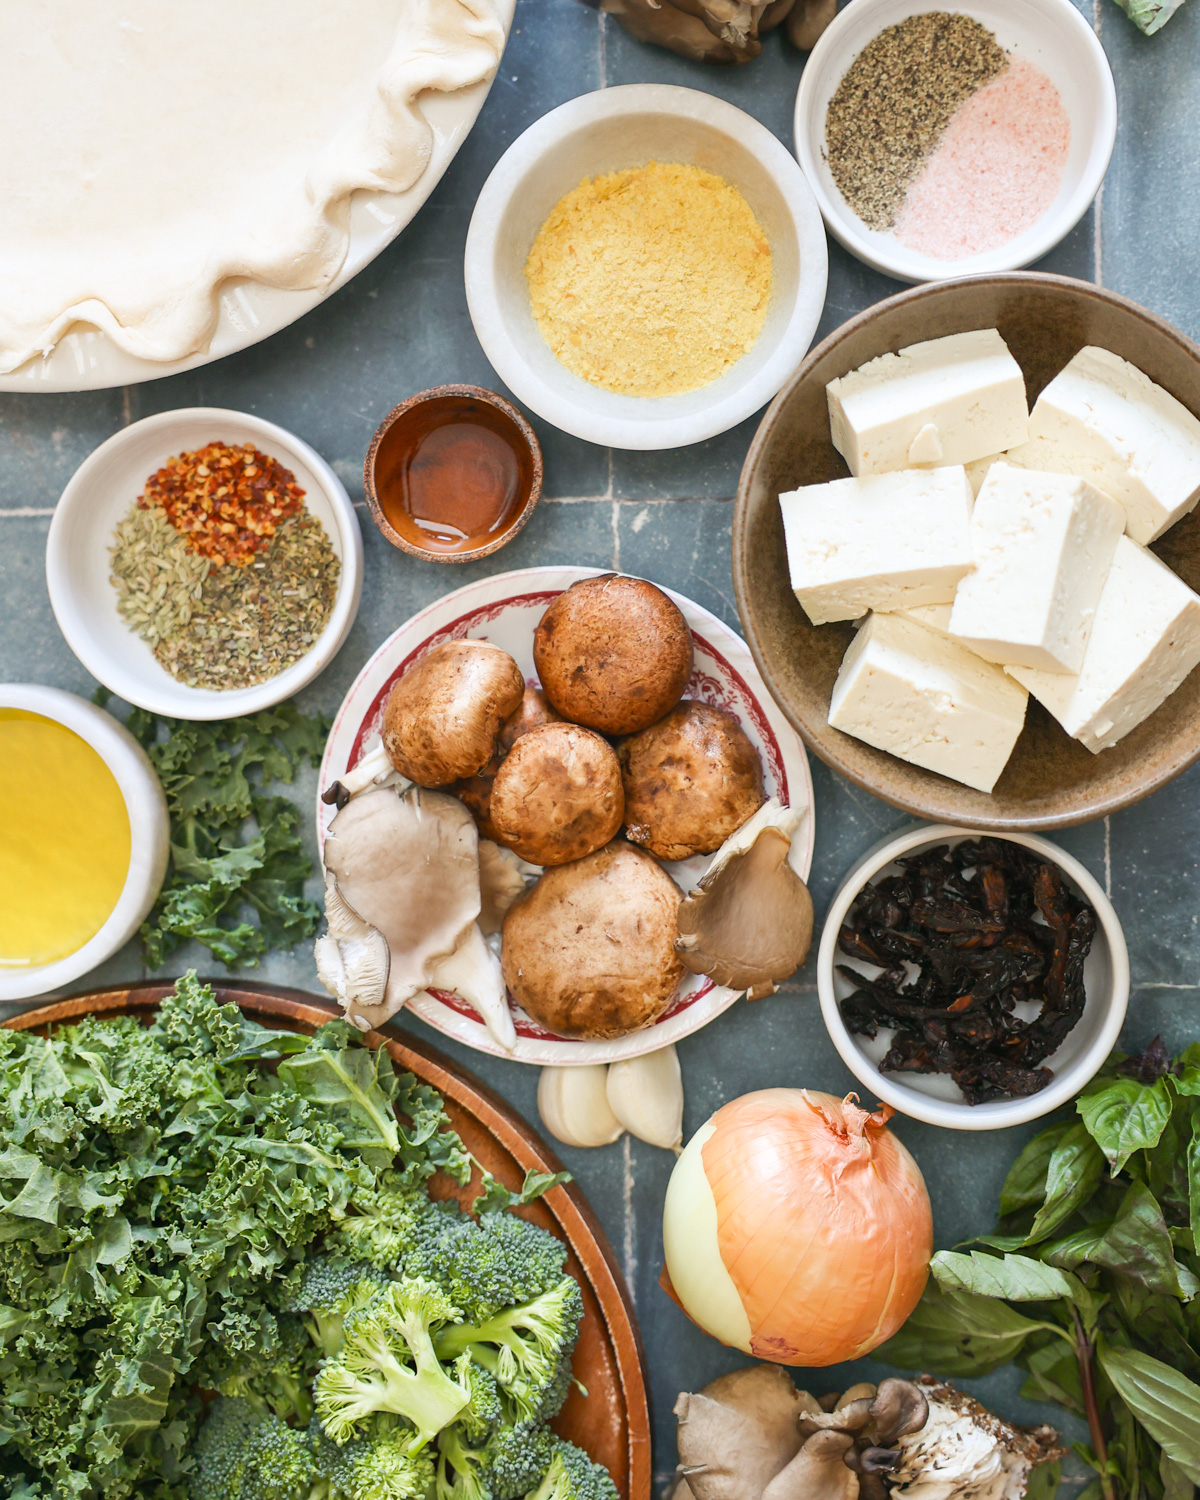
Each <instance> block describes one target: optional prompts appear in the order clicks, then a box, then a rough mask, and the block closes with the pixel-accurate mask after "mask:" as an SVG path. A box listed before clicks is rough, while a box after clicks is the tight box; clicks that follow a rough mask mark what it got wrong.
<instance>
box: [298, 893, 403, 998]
mask: <svg viewBox="0 0 1200 1500" xmlns="http://www.w3.org/2000/svg"><path fill="white" fill-rule="evenodd" d="M325 920H326V921H327V922H328V924H329V931H328V932H327V933H324V934H323V935H322V936H321V937H319V938H318V939H317V941H316V943H315V944H314V945H313V957H314V958H315V959H316V961H317V978H318V979H319V980H320V981H321V983H322V984H323V985H324V986H325V988H326V989H327V990H328V991H329V993H330V994H331V995H332V996H333V997H334V999H335V1000H336V1001H337V1002H338V1004H339V1005H340V1006H342V1008H343V1009H345V1010H349V1008H350V1006H351V1004H352V1003H353V1002H354V1001H355V1000H361V1002H362V1003H363V1004H364V1005H380V1004H382V1002H383V995H384V991H385V989H386V988H387V982H388V972H389V970H390V969H391V963H392V956H391V952H390V951H389V949H388V945H387V938H385V937H384V935H383V933H382V932H380V930H379V928H378V927H372V926H371V924H370V923H369V922H364V921H363V919H362V917H360V916H359V914H358V913H357V912H356V911H354V910H353V908H352V907H350V906H349V904H348V903H347V902H346V901H345V899H344V898H343V896H342V893H341V891H340V890H339V889H338V883H337V881H336V880H335V879H334V877H333V876H332V875H331V874H330V873H329V872H328V871H326V872H325Z"/></svg>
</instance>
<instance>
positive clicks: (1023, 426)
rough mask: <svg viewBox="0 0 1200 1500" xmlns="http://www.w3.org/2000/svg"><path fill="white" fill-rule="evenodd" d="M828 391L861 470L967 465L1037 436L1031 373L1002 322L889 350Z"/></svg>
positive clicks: (842, 445) (833, 426)
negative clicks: (1029, 396) (1012, 349)
mask: <svg viewBox="0 0 1200 1500" xmlns="http://www.w3.org/2000/svg"><path fill="white" fill-rule="evenodd" d="M826 394H827V396H828V398H829V427H830V432H831V434H832V437H833V446H834V447H835V448H836V449H837V450H838V452H839V453H840V454H841V455H842V457H843V458H844V459H845V460H846V462H847V464H849V466H850V472H851V474H854V475H863V474H889V473H892V472H893V471H894V470H896V469H906V468H909V467H911V466H912V465H914V464H943V465H948V464H967V463H971V462H972V461H973V460H975V459H978V458H986V457H987V456H988V455H989V454H991V453H1002V452H1003V451H1004V450H1005V449H1006V448H1012V447H1015V446H1016V444H1018V443H1023V442H1025V441H1026V439H1027V438H1028V436H1029V406H1028V403H1027V401H1026V398H1025V377H1024V376H1023V375H1022V374H1021V367H1020V366H1019V365H1018V364H1017V362H1016V360H1015V359H1014V358H1013V357H1012V355H1011V354H1010V353H1009V351H1008V345H1007V344H1006V343H1005V342H1004V340H1003V339H1002V338H1001V337H1000V335H999V334H998V333H997V332H996V330H995V329H994V328H982V329H979V330H977V331H976V332H973V333H953V334H951V335H950V336H949V337H948V338H942V339H931V340H930V341H929V342H927V343H924V344H912V345H910V346H909V347H908V348H907V349H901V350H900V352H899V354H881V355H880V356H879V358H878V359H873V360H871V361H869V363H867V364H865V365H863V366H861V367H860V368H859V369H857V370H852V371H851V372H850V374H849V375H843V376H842V377H841V378H840V379H839V380H832V381H830V383H829V385H828V387H827V388H826Z"/></svg>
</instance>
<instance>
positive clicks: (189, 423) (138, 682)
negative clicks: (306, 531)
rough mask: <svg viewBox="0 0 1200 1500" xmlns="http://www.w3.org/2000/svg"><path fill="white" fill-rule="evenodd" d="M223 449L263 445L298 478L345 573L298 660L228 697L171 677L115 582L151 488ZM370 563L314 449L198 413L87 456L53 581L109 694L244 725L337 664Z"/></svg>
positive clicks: (69, 501) (77, 640) (261, 427)
mask: <svg viewBox="0 0 1200 1500" xmlns="http://www.w3.org/2000/svg"><path fill="white" fill-rule="evenodd" d="M213 442H224V443H230V444H239V443H252V444H253V445H254V446H255V447H256V448H258V449H259V451H260V452H262V453H265V454H267V455H268V457H271V458H274V459H276V460H278V462H279V463H281V464H282V465H283V467H284V468H285V469H290V470H291V472H292V473H293V474H294V475H295V476H296V483H297V484H298V485H299V486H300V488H301V489H302V490H303V491H304V502H303V503H304V504H305V505H306V506H307V507H308V509H309V511H310V512H311V513H312V514H313V515H314V516H316V518H317V519H318V520H319V521H320V522H321V524H322V525H323V526H324V528H325V532H326V534H327V536H328V537H329V541H330V544H331V545H332V547H333V550H334V552H336V553H337V556H338V559H339V562H340V564H341V569H340V573H339V577H338V587H337V595H336V598H335V600H334V605H333V612H332V613H331V615H330V617H329V620H328V622H327V624H326V626H325V628H324V630H323V631H322V632H321V634H320V635H319V636H318V637H317V639H316V640H315V641H314V642H313V644H312V645H311V646H310V647H309V649H308V651H307V652H306V653H305V654H304V655H303V656H302V657H301V658H300V659H299V661H296V662H294V663H293V664H292V665H291V666H290V667H288V668H287V669H286V670H285V671H282V672H280V673H278V674H277V675H276V676H274V677H271V678H268V679H267V680H266V681H265V682H260V683H257V684H255V685H254V686H253V687H244V688H231V689H227V690H224V691H218V690H214V689H209V688H199V687H189V686H188V685H187V684H186V683H184V682H180V681H178V680H177V679H176V678H174V677H172V676H171V674H170V673H169V672H168V671H167V670H166V668H165V667H163V666H161V665H160V663H159V662H158V660H157V659H156V657H155V655H154V653H153V651H152V650H151V649H150V647H149V646H148V645H147V644H146V642H145V641H144V640H142V638H141V637H140V636H138V635H137V634H136V633H135V632H134V631H133V630H131V629H130V627H129V626H128V625H127V624H126V623H125V621H124V620H123V619H122V617H121V615H120V613H119V611H118V609H117V591H116V589H115V587H114V586H113V584H112V582H111V577H110V575H111V549H112V546H113V540H114V532H115V529H116V526H117V524H118V522H119V521H121V520H122V519H123V518H124V517H125V516H126V515H127V514H128V513H129V510H130V508H131V507H132V505H133V503H134V501H135V500H136V499H137V497H138V496H139V495H140V494H141V493H142V491H143V489H144V488H145V484H146V480H147V479H148V478H149V477H150V475H151V474H153V473H155V472H156V471H157V470H158V469H160V468H161V467H162V466H163V464H164V463H165V462H166V461H167V459H168V458H170V457H171V456H172V455H174V454H177V453H186V452H191V451H194V450H195V449H197V448H202V447H204V446H205V445H206V444H207V443H213ZM362 559H363V550H362V532H361V531H360V529H359V525H358V517H357V516H356V515H355V514H354V507H353V505H352V504H351V502H350V497H349V495H347V493H346V488H345V486H344V485H343V484H342V482H341V480H340V479H339V478H338V477H337V475H336V474H335V473H334V472H333V470H332V469H331V468H330V466H329V465H328V464H327V463H326V462H325V460H324V459H323V458H322V457H321V455H320V454H319V453H317V452H316V450H315V449H313V448H311V447H309V445H308V444H307V443H305V442H303V441H302V440H301V439H300V438H298V437H295V436H293V434H292V433H290V432H287V431H286V430H285V429H284V428H282V427H277V426H276V425H275V424H274V423H273V422H267V421H264V420H263V419H262V418H261V417H256V416H252V415H250V414H249V413H247V412H239V411H225V410H222V409H220V408H217V407H201V406H196V407H185V408H182V409H180V410H178V411H165V412H160V413H159V414H158V415H157V416H153V417H146V418H145V419H144V420H143V421H141V422H134V423H132V424H131V425H130V426H129V427H125V428H122V429H121V431H120V432H118V433H116V434H115V435H114V436H113V437H110V438H109V439H108V441H107V442H104V443H101V444H100V446H99V447H98V448H97V449H95V450H94V452H92V453H91V454H89V455H88V457H87V458H86V459H84V461H83V463H82V464H81V465H80V466H79V468H78V469H77V470H76V471H75V473H74V474H73V475H72V477H71V479H70V481H69V482H68V484H67V487H66V489H65V490H64V491H63V493H62V497H61V498H60V500H59V502H58V505H57V507H56V508H55V511H54V519H53V520H52V521H51V523H50V535H49V537H48V539H47V542H46V582H47V586H48V588H49V591H50V603H51V605H52V606H53V609H54V615H55V618H56V619H57V621H58V624H59V629H60V630H61V631H62V633H63V635H64V636H65V637H66V639H67V644H68V645H69V646H70V648H71V650H72V651H74V653H75V655H76V656H77V657H78V658H79V660H80V661H81V662H82V663H83V665H84V666H85V667H86V668H87V669H88V671H89V672H90V673H91V674H92V676H93V677H95V678H96V679H97V680H98V681H100V682H102V683H103V684H104V686H105V687H106V688H108V689H110V690H111V691H112V692H114V693H116V694H117V695H118V696H119V697H121V698H124V699H125V700H126V702H128V703H135V704H137V706H138V707H139V708H145V709H149V710H150V712H152V713H157V714H165V715H167V716H168V717H170V718H176V719H234V718H238V717H239V716H240V715H242V714H250V713H257V712H258V711H259V710H260V709H264V708H270V707H271V706H272V704H275V703H282V702H283V700H284V699H285V698H290V697H291V696H292V695H293V694H294V693H297V692H299V690H300V689H301V688H302V687H304V686H305V685H306V684H307V683H309V682H311V681H312V679H313V678H314V677H316V675H317V674H318V673H319V672H321V671H323V670H324V668H325V667H326V666H328V664H329V663H330V661H332V659H333V658H334V656H335V655H336V654H337V652H338V649H339V648H340V647H341V645H342V642H343V641H344V640H345V638H346V636H347V634H348V633H349V630H350V627H351V625H352V624H353V623H354V616H355V615H356V613H357V612H358V601H359V597H360V595H361V593H362Z"/></svg>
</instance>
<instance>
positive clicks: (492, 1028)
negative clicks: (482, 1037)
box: [429, 922, 517, 1052]
mask: <svg viewBox="0 0 1200 1500" xmlns="http://www.w3.org/2000/svg"><path fill="white" fill-rule="evenodd" d="M429 987H430V988H431V989H436V990H449V991H450V993H451V994H453V995H457V996H458V997H459V999H460V1000H465V1001H466V1002H467V1004H468V1005H469V1006H471V1007H472V1008H473V1009H474V1010H476V1011H478V1012H479V1017H480V1020H482V1022H483V1024H484V1025H485V1026H486V1027H487V1030H488V1035H489V1036H490V1037H491V1039H492V1040H493V1041H494V1042H495V1043H496V1045H497V1047H502V1048H503V1049H504V1051H505V1052H511V1051H512V1050H513V1048H514V1047H515V1046H516V1045H517V1033H516V1029H515V1028H514V1026H513V1018H512V1012H511V1011H510V1010H509V1008H508V989H507V987H506V986H505V983H504V976H503V975H502V974H501V972H500V960H499V958H498V957H497V956H496V954H495V953H493V952H492V950H491V948H489V947H488V944H487V940H486V938H485V937H484V935H483V930H482V928H481V927H480V925H479V923H478V922H473V923H472V924H471V926H470V927H468V928H467V931H466V933H465V934H464V936H463V937H462V939H461V940H460V942H459V945H458V947H457V948H455V950H454V952H453V953H451V954H450V955H449V957H448V958H440V959H438V961H437V963H436V964H435V965H434V968H433V973H432V974H431V976H430V980H429Z"/></svg>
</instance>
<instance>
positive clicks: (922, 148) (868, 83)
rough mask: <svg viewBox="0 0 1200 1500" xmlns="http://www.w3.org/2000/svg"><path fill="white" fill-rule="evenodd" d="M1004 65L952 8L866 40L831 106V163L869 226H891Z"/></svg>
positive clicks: (975, 26)
mask: <svg viewBox="0 0 1200 1500" xmlns="http://www.w3.org/2000/svg"><path fill="white" fill-rule="evenodd" d="M1007 66H1008V54H1007V53H1006V52H1005V51H1004V49H1003V48H1002V47H1001V46H1000V44H999V43H998V42H997V41H996V38H995V37H994V36H993V35H992V33H991V32H990V31H989V30H988V29H987V27H986V26H983V25H981V24H980V23H979V22H978V21H975V20H972V19H971V17H970V16H962V15H951V14H950V13H949V12H947V11H929V12H927V13H926V14H925V15H920V16H910V17H909V18H908V19H907V20H906V21H901V22H899V24H897V25H895V26H889V27H887V29H886V30H884V31H881V32H880V33H879V35H878V36H877V37H875V38H874V40H873V41H870V42H868V43H867V45H866V46H865V47H864V48H863V50H862V51H861V52H860V53H859V54H858V56H857V57H856V58H855V59H854V61H853V63H851V65H850V67H849V68H848V69H847V71H846V76H845V77H844V78H843V79H842V81H841V83H839V84H838V86H837V90H836V92H835V93H834V96H833V98H832V99H831V100H830V101H829V109H828V111H827V113H826V116H825V156H826V160H827V161H828V163H829V170H830V172H831V173H832V174H833V180H834V181H835V182H836V183H837V185H838V188H839V189H840V191H841V194H842V196H843V197H844V198H845V200H846V202H847V203H848V204H849V205H850V207H851V208H852V209H853V210H854V212H855V213H856V214H857V215H858V216H859V218H860V219H862V221H863V222H864V223H865V224H866V225H867V226H868V227H869V228H871V229H877V230H886V229H890V228H892V226H893V224H894V223H895V218H896V211H897V210H898V209H899V207H900V205H901V204H902V203H903V201H904V195H905V193H906V192H907V190H908V187H909V184H910V183H911V182H912V180H913V178H914V177H915V176H916V175H917V173H918V172H919V171H920V169H921V166H922V164H923V163H924V161H925V158H926V157H927V156H928V155H929V154H930V152H931V151H932V150H933V149H934V147H935V146H936V145H937V143H938V141H939V140H940V139H941V135H942V132H943V131H944V130H945V128H946V126H947V125H948V124H949V123H950V118H951V116H952V115H953V114H954V112H955V111H956V110H957V109H958V107H959V105H961V104H962V103H964V101H965V100H967V99H969V98H970V96H971V95H972V94H974V93H975V92H976V90H978V89H981V88H983V86H984V85H985V84H987V83H990V82H991V81H992V79H993V78H996V77H998V76H999V74H1001V73H1003V72H1004V70H1005V68H1006V67H1007Z"/></svg>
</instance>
